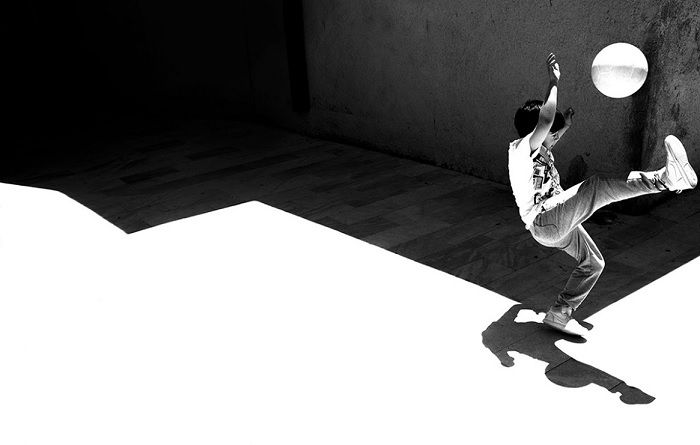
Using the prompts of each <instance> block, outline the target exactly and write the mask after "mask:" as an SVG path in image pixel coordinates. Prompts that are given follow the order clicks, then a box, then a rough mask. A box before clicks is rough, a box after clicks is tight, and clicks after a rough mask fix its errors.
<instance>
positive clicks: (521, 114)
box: [513, 99, 565, 138]
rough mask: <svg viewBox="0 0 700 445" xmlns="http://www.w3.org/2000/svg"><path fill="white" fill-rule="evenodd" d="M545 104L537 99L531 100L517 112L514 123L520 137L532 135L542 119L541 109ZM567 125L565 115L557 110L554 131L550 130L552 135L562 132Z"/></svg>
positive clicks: (553, 125)
mask: <svg viewBox="0 0 700 445" xmlns="http://www.w3.org/2000/svg"><path fill="white" fill-rule="evenodd" d="M543 104H544V102H542V101H541V100H537V99H530V100H528V101H527V102H525V105H523V106H522V107H520V108H518V111H516V112H515V119H513V123H514V124H515V129H516V130H518V136H520V137H521V138H522V137H525V136H527V135H528V134H530V133H532V130H534V129H535V127H536V126H537V121H538V120H539V118H540V108H542V105H543ZM564 125H565V121H564V115H563V114H562V113H561V111H559V110H557V113H556V114H555V115H554V123H553V124H552V129H551V130H549V131H550V132H551V133H554V132H557V131H559V130H561V129H562V128H563V127H564Z"/></svg>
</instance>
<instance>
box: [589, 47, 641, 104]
mask: <svg viewBox="0 0 700 445" xmlns="http://www.w3.org/2000/svg"><path fill="white" fill-rule="evenodd" d="M648 71H649V65H648V64H647V58H646V57H644V53H643V52H642V51H640V50H639V48H637V47H636V46H634V45H630V44H629V43H623V42H619V43H613V44H612V45H608V46H606V47H605V48H603V49H602V50H601V51H600V52H599V53H598V55H597V56H595V59H593V65H592V66H591V78H592V79H593V84H595V86H596V88H598V90H599V91H600V92H601V93H603V94H605V95H606V96H608V97H613V98H621V97H627V96H630V95H632V94H634V93H635V92H637V90H639V89H640V88H641V87H642V85H643V84H644V81H645V80H646V79H647V72H648Z"/></svg>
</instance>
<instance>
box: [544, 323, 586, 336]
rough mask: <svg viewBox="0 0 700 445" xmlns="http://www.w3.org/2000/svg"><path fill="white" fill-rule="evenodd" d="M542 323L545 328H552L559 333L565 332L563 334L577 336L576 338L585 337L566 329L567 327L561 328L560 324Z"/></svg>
mask: <svg viewBox="0 0 700 445" xmlns="http://www.w3.org/2000/svg"><path fill="white" fill-rule="evenodd" d="M542 323H544V324H545V326H549V327H550V328H552V329H555V330H557V331H559V332H563V333H565V334H569V335H573V336H575V337H583V334H580V333H578V332H574V331H570V330H568V329H566V326H561V325H558V324H555V323H552V322H548V321H542Z"/></svg>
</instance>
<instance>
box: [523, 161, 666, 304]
mask: <svg viewBox="0 0 700 445" xmlns="http://www.w3.org/2000/svg"><path fill="white" fill-rule="evenodd" d="M654 173H655V172H650V173H646V174H647V175H649V176H650V177H653V175H654ZM633 177H636V178H638V179H627V180H625V179H607V178H603V177H600V176H592V177H590V178H589V179H587V180H585V181H583V182H581V183H579V184H577V185H575V186H574V187H572V188H570V189H568V190H566V192H565V195H566V196H567V197H568V199H566V200H565V201H563V202H561V203H558V204H557V205H556V206H554V207H553V208H551V209H549V210H546V211H544V212H543V213H540V214H539V215H537V217H536V218H535V220H534V221H533V223H532V226H531V227H530V232H531V233H532V236H533V237H534V238H535V240H536V241H537V242H538V243H540V244H542V245H543V246H547V247H555V248H557V249H560V250H563V251H564V252H566V253H568V254H569V255H570V256H572V257H573V258H574V259H576V260H577V261H578V266H576V269H574V271H573V273H572V274H571V277H570V278H569V280H568V282H567V283H566V286H565V287H564V290H563V291H562V292H561V293H560V294H559V296H558V297H557V300H556V302H555V303H554V307H558V306H569V307H571V309H572V310H576V308H578V307H579V306H580V305H581V303H582V302H583V300H584V299H585V298H586V297H587V296H588V294H589V293H590V292H591V289H593V286H594V285H595V283H596V282H597V281H598V278H599V277H600V274H601V273H602V272H603V267H605V261H604V260H603V255H601V253H600V250H598V247H597V246H596V245H595V243H594V242H593V240H592V239H591V237H590V236H589V235H588V233H587V232H586V231H585V230H584V228H583V226H581V223H583V222H584V221H586V220H587V219H588V218H589V217H590V216H591V215H592V214H593V213H594V212H595V211H596V210H598V209H600V208H601V207H604V206H606V205H608V204H611V203H613V202H618V201H623V200H625V199H629V198H634V197H636V196H641V195H646V194H649V193H658V192H659V191H661V190H663V188H661V187H659V186H657V185H656V183H655V182H654V181H649V180H646V179H644V178H640V177H639V175H638V172H633V173H631V174H630V176H629V178H633Z"/></svg>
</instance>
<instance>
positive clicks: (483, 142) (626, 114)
mask: <svg viewBox="0 0 700 445" xmlns="http://www.w3.org/2000/svg"><path fill="white" fill-rule="evenodd" d="M266 1H267V3H275V2H272V1H271V0H266ZM268 6H270V5H268ZM272 10H274V7H272ZM278 11H279V8H278ZM699 11H700V6H699V5H698V2H683V1H675V0H662V1H658V0H616V1H614V2H612V1H602V0H599V1H593V0H582V1H575V2H573V1H563V0H536V1H535V0H528V1H519V0H494V1H475V0H471V1H464V0H460V1H457V0H405V1H401V2H389V1H377V0H375V1H370V0H356V1H353V2H348V1H344V0H305V1H304V20H305V30H306V44H307V48H306V51H307V62H308V73H309V88H310V95H311V110H310V112H309V113H307V114H304V115H299V114H295V113H291V112H288V107H287V105H286V104H285V103H284V101H285V100H286V99H284V97H285V94H284V77H285V72H284V69H285V67H284V64H283V63H281V62H280V63H278V65H277V66H276V69H277V71H276V73H275V76H277V77H279V82H277V83H276V84H277V87H276V89H275V88H273V89H275V90H276V93H275V95H276V96H277V97H281V98H282V99H281V101H278V102H276V103H272V102H274V100H272V101H268V103H267V104H266V105H263V106H262V108H261V107H258V111H259V112H260V113H261V114H263V115H265V116H267V117H269V118H271V119H273V120H275V121H276V122H279V123H281V124H283V125H286V126H288V127H291V128H296V129H302V130H304V131H308V132H310V133H312V134H316V135H323V136H329V137H335V138H343V139H349V140H352V141H355V142H358V143H363V144H366V145H369V146H373V147H378V148H380V149H382V150H386V151H389V152H393V153H398V154H402V155H407V156H411V157H414V158H419V159H423V160H426V161H429V162H433V163H436V164H438V165H441V166H445V167H448V168H452V169H456V170H460V171H464V172H467V173H470V174H474V175H477V176H480V177H484V178H488V179H492V180H496V181H499V182H504V183H505V182H507V167H506V147H507V144H508V142H509V141H510V140H512V139H514V138H516V137H517V135H516V133H515V129H514V127H513V123H512V121H513V114H514V112H515V109H516V108H517V106H519V105H520V104H521V103H522V102H524V101H525V100H526V99H529V98H542V96H543V95H544V92H545V89H546V86H547V73H546V69H545V64H544V61H545V58H546V56H547V54H548V53H549V52H550V51H552V52H554V53H556V54H557V56H558V59H559V61H560V64H561V70H562V80H561V85H560V100H559V104H560V108H562V109H564V108H566V107H568V106H573V107H574V108H575V110H576V116H575V124H574V127H573V128H572V129H571V130H570V132H569V133H568V134H567V136H566V138H565V140H564V141H563V142H562V143H561V144H560V145H559V146H558V150H557V151H558V152H559V153H558V156H557V163H558V165H559V169H560V171H561V173H562V177H563V180H564V182H567V183H569V184H571V183H575V182H577V181H580V180H581V179H583V178H584V177H586V176H588V175H591V174H593V173H601V174H610V175H624V174H626V172H627V171H628V170H629V169H630V168H637V167H648V166H651V167H655V168H656V167H658V166H660V165H659V164H660V163H661V161H662V156H661V153H662V151H659V147H660V145H659V143H660V138H662V137H663V135H665V134H666V133H668V132H675V133H678V135H679V136H681V137H682V139H683V140H684V142H686V145H687V146H688V148H689V152H690V155H691V159H692V160H693V161H694V162H695V163H696V164H697V165H700V152H699V151H698V150H697V149H696V148H695V147H697V146H698V145H700V133H699V130H698V129H697V126H694V125H692V123H693V122H694V121H696V120H697V118H698V117H700V92H699V91H700V88H698V86H699V85H700V63H699V61H698V42H699V40H698V13H699ZM268 31H269V33H268V34H267V35H268V40H270V39H272V37H270V36H275V35H277V36H279V35H280V34H279V33H280V29H279V26H277V27H276V28H273V27H270V28H268ZM258 32H262V31H260V30H258ZM275 33H277V34H275ZM273 40H274V39H273ZM618 41H625V42H628V43H632V44H634V45H636V46H638V47H639V48H641V49H643V51H644V52H645V53H646V55H647V58H648V61H649V64H650V73H649V77H648V81H647V83H646V84H645V86H644V87H643V88H642V90H640V91H639V92H638V93H636V94H635V95H634V96H632V97H630V98H625V99H609V98H607V97H605V96H603V95H602V94H601V93H599V92H598V91H597V90H596V89H595V87H594V85H593V83H592V81H591V78H590V66H591V63H592V61H593V58H594V57H595V55H596V54H597V52H598V51H599V50H600V49H602V48H603V47H604V46H606V45H608V44H610V43H614V42H618ZM269 46H270V45H268V47H269ZM278 49H280V51H282V52H281V53H280V54H278V56H279V57H278V60H283V59H284V57H285V55H284V53H283V48H282V45H281V44H280V45H279V48H278ZM272 60H273V58H272V57H268V61H267V62H266V64H267V66H268V67H271V65H274V63H273V62H271V61H272ZM258 63H260V61H258ZM272 83H273V82H269V84H270V85H271V84H272ZM261 84H265V81H264V79H259V85H258V87H260V85H261ZM280 85H282V86H281V87H280Z"/></svg>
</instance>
